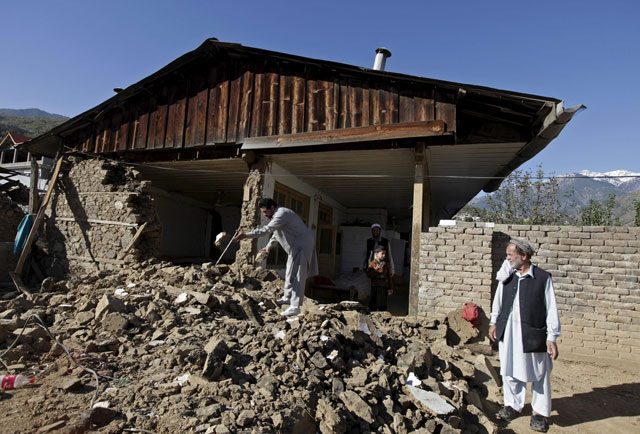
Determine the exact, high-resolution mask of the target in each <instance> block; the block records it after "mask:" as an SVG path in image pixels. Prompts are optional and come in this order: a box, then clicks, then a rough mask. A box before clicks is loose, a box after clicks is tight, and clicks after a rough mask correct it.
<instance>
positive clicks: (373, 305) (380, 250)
mask: <svg viewBox="0 0 640 434" xmlns="http://www.w3.org/2000/svg"><path fill="white" fill-rule="evenodd" d="M373 252H374V253H373V254H374V258H373V261H371V262H370V263H369V266H368V267H367V276H369V278H370V279H371V295H370V296H369V309H371V310H372V311H373V310H387V296H388V295H391V294H393V290H392V288H391V271H390V270H389V263H388V262H387V249H385V248H384V246H376V248H375V249H374V251H373Z"/></svg>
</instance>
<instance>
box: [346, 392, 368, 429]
mask: <svg viewBox="0 0 640 434" xmlns="http://www.w3.org/2000/svg"><path fill="white" fill-rule="evenodd" d="M339 398H340V400H341V401H342V402H343V403H344V405H345V406H346V407H347V409H348V410H349V411H350V412H352V413H353V414H354V415H356V416H358V417H360V418H362V419H363V420H364V421H365V422H367V423H369V424H372V423H373V421H374V418H373V411H372V410H371V407H370V406H369V405H368V404H367V403H366V402H364V400H363V399H362V398H360V397H359V396H358V394H357V393H355V392H354V391H352V390H345V391H344V392H342V393H341V394H340V396H339Z"/></svg>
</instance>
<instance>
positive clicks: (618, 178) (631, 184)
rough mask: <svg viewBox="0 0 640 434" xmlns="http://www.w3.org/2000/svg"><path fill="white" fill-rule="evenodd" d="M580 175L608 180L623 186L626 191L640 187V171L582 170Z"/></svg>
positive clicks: (617, 185)
mask: <svg viewBox="0 0 640 434" xmlns="http://www.w3.org/2000/svg"><path fill="white" fill-rule="evenodd" d="M580 175H583V176H589V177H591V178H592V179H595V180H596V181H602V182H608V183H609V184H612V185H615V186H616V187H621V188H622V189H623V190H625V191H626V192H629V191H635V190H637V189H638V188H640V173H638V172H631V171H629V170H612V171H610V172H592V171H591V170H581V171H580Z"/></svg>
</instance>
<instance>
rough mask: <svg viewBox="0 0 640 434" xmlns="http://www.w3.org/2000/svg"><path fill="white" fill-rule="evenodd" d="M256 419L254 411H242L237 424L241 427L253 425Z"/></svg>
mask: <svg viewBox="0 0 640 434" xmlns="http://www.w3.org/2000/svg"><path fill="white" fill-rule="evenodd" d="M255 417H256V413H255V412H254V411H253V410H242V411H241V412H240V414H239V415H238V417H237V418H236V423H237V424H238V425H239V426H247V425H251V424H252V423H253V420H254V419H255Z"/></svg>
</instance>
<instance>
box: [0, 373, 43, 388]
mask: <svg viewBox="0 0 640 434" xmlns="http://www.w3.org/2000/svg"><path fill="white" fill-rule="evenodd" d="M0 378H2V380H0V381H1V382H2V388H3V389H17V388H18V387H22V386H26V385H27V384H29V383H33V380H35V378H33V377H32V378H29V377H25V376H24V375H22V374H18V375H3V376H2V377H0Z"/></svg>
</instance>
